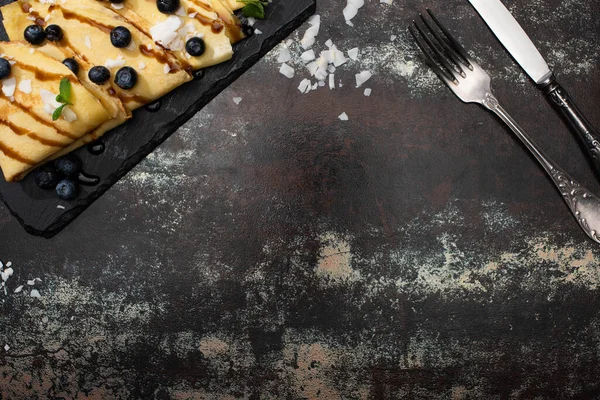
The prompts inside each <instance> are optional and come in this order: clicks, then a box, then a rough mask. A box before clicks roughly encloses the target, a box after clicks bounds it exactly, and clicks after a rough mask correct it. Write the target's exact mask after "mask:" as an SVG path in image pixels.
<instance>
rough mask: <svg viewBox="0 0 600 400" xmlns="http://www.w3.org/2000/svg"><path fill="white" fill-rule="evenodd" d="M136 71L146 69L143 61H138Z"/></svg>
mask: <svg viewBox="0 0 600 400" xmlns="http://www.w3.org/2000/svg"><path fill="white" fill-rule="evenodd" d="M138 69H139V70H142V69H146V63H145V62H143V61H140V63H139V64H138Z"/></svg>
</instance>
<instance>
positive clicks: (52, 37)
mask: <svg viewBox="0 0 600 400" xmlns="http://www.w3.org/2000/svg"><path fill="white" fill-rule="evenodd" d="M62 38H63V30H62V28H61V27H60V26H58V25H48V26H47V27H46V39H48V40H49V41H51V42H58V41H60V40H61V39H62Z"/></svg>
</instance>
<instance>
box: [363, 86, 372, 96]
mask: <svg viewBox="0 0 600 400" xmlns="http://www.w3.org/2000/svg"><path fill="white" fill-rule="evenodd" d="M371 92H372V90H371V89H369V88H366V89H365V92H364V94H365V96H367V97H369V96H370V95H371Z"/></svg>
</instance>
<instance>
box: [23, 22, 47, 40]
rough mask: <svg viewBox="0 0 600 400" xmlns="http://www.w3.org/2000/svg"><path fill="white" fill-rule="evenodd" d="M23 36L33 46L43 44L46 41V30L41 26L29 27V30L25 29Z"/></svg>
mask: <svg viewBox="0 0 600 400" xmlns="http://www.w3.org/2000/svg"><path fill="white" fill-rule="evenodd" d="M23 34H24V36H25V40H27V41H28V42H29V43H31V44H42V42H43V41H44V39H46V34H45V33H44V28H42V27H41V26H39V25H29V26H28V27H27V28H25V32H24V33H23Z"/></svg>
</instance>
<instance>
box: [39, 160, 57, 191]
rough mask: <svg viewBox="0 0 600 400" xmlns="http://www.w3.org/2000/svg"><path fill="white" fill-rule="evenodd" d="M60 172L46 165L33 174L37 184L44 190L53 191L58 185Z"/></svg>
mask: <svg viewBox="0 0 600 400" xmlns="http://www.w3.org/2000/svg"><path fill="white" fill-rule="evenodd" d="M58 179H59V177H58V172H57V171H56V169H55V168H53V167H52V166H51V165H44V166H43V167H41V168H38V169H36V170H35V172H34V173H33V180H34V181H35V184H36V185H38V186H39V187H40V188H42V189H44V190H50V189H53V188H54V187H55V186H56V184H57V183H58Z"/></svg>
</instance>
